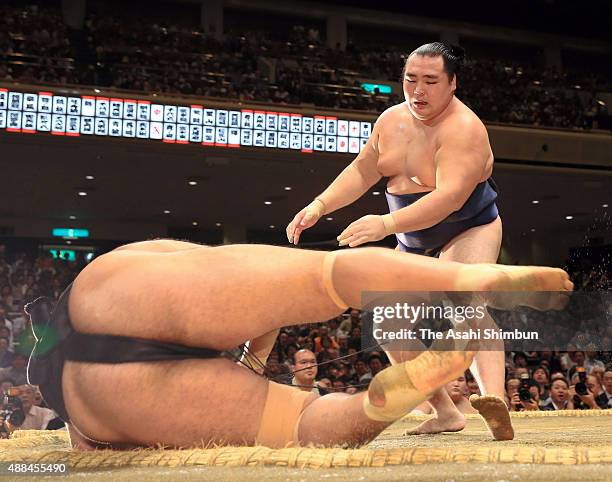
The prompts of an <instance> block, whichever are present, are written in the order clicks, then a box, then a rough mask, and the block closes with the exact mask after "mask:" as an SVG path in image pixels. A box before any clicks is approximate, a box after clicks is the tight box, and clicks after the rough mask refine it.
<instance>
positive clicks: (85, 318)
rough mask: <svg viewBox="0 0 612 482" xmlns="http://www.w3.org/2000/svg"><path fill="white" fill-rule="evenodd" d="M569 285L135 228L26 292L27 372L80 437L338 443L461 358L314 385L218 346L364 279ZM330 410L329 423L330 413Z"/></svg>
mask: <svg viewBox="0 0 612 482" xmlns="http://www.w3.org/2000/svg"><path fill="white" fill-rule="evenodd" d="M572 289H573V285H572V283H571V281H569V278H568V275H567V274H566V273H565V272H564V271H563V270H560V269H556V268H545V267H518V266H503V265H484V264H461V263H455V262H445V261H441V260H437V259H431V258H426V257H422V256H417V255H413V254H409V253H400V252H396V251H393V250H390V249H384V248H359V249H354V250H342V251H334V252H329V253H325V252H319V251H307V250H300V249H292V248H282V247H274V246H266V245H227V246H219V247H207V246H201V245H197V244H192V243H186V242H181V241H172V240H155V241H145V242H140V243H133V244H130V245H126V246H122V247H120V248H117V249H116V250H114V251H111V252H109V253H107V254H104V255H102V256H100V257H98V258H96V259H94V260H93V261H92V262H91V263H90V264H89V265H88V266H87V267H86V268H85V269H84V270H83V271H81V272H80V273H79V275H78V276H77V277H76V279H75V280H74V282H73V284H72V285H71V286H69V287H68V288H67V289H66V291H65V292H64V293H63V294H62V296H61V297H60V299H59V301H58V303H57V305H56V306H55V307H54V308H53V309H51V307H50V306H49V303H47V302H46V301H45V300H44V299H39V300H37V301H35V302H33V303H31V304H29V305H27V312H28V313H29V314H30V317H31V320H32V327H33V330H34V333H35V335H36V337H37V343H36V345H35V347H34V350H33V353H32V355H31V358H30V363H29V366H28V376H29V382H30V383H32V384H37V385H39V386H40V390H41V392H42V394H43V397H44V399H45V401H46V402H47V404H48V405H49V406H50V407H52V408H53V409H54V410H56V411H57V412H58V413H59V414H60V416H61V417H62V419H64V420H65V421H66V422H67V424H68V428H69V433H70V438H71V443H72V446H73V447H74V448H77V449H83V450H87V449H94V448H97V447H112V448H117V449H122V448H133V447H153V446H160V445H161V446H164V447H197V446H200V447H201V446H202V445H204V446H207V445H209V444H219V445H221V444H225V445H255V444H260V445H265V446H268V447H271V448H276V447H285V446H304V445H307V444H315V445H319V446H334V445H348V446H356V445H361V444H364V443H366V442H368V441H370V440H372V439H373V438H374V437H375V436H376V435H377V434H379V433H380V432H381V431H382V430H383V429H384V428H386V427H387V426H388V425H390V424H391V423H392V422H393V421H395V420H397V419H398V418H400V417H402V416H403V415H405V414H407V413H408V412H409V411H410V410H411V409H412V408H413V407H415V406H416V405H417V404H419V403H421V402H423V401H424V400H426V399H427V398H428V397H429V396H430V395H431V393H432V392H434V391H435V390H437V389H438V388H440V387H441V386H442V385H443V384H445V383H447V382H448V381H449V380H451V379H453V378H455V377H457V376H458V375H459V374H461V373H463V371H464V370H465V369H466V368H467V367H468V366H469V365H470V364H471V362H472V359H473V357H474V351H473V350H472V349H471V348H472V347H470V346H468V347H467V349H466V351H444V352H442V351H428V352H425V353H422V354H421V355H419V356H418V357H416V358H414V359H412V360H410V361H406V362H402V363H398V364H396V365H393V366H392V367H389V368H387V369H385V370H383V371H382V372H380V373H378V374H377V375H376V376H375V377H374V379H373V381H372V383H371V385H370V387H369V389H368V391H367V392H362V393H358V394H355V395H348V394H339V393H335V394H330V395H326V396H322V397H318V396H317V395H316V394H313V393H308V392H304V391H300V390H298V389H296V388H295V387H291V386H286V385H280V384H278V383H274V382H270V381H268V380H266V379H265V378H264V377H262V376H260V375H258V374H255V373H253V371H252V370H249V369H246V368H245V367H244V366H243V365H241V364H239V363H236V361H235V360H231V359H229V358H228V357H227V356H224V354H223V352H225V351H228V350H231V349H233V348H235V347H237V346H240V345H242V344H244V343H245V342H247V341H248V340H251V343H250V351H251V352H252V353H255V354H261V358H262V359H265V357H266V356H267V353H265V350H264V353H260V352H261V351H262V347H269V346H271V345H270V339H271V338H272V337H273V336H275V335H274V334H275V333H276V331H277V330H278V329H279V328H281V327H283V326H289V325H292V324H301V323H307V322H314V321H317V320H327V319H330V318H333V317H335V316H338V315H339V314H340V313H342V312H343V311H344V310H345V309H346V308H347V306H353V307H357V308H359V307H360V303H361V301H360V300H361V293H362V292H363V291H374V290H384V291H400V290H401V291H416V290H430V291H454V290H456V291H488V292H489V291H490V292H493V291H524V292H531V291H551V292H561V298H559V299H562V298H563V293H567V292H569V291H571V290H572ZM332 421H333V423H331V422H332Z"/></svg>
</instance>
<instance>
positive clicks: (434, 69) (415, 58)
mask: <svg viewBox="0 0 612 482" xmlns="http://www.w3.org/2000/svg"><path fill="white" fill-rule="evenodd" d="M403 82H404V97H405V98H406V104H407V105H408V109H409V110H410V112H411V113H412V115H413V116H414V117H416V118H417V119H419V120H422V121H427V120H430V119H433V118H434V117H436V116H437V115H438V114H440V113H441V112H442V111H443V110H444V109H446V107H447V106H448V104H449V103H450V101H451V100H452V99H453V95H454V94H455V89H456V88H457V83H456V82H457V81H456V76H453V78H452V79H450V80H449V78H448V74H447V73H446V71H445V70H444V59H443V58H442V56H441V55H438V56H436V57H428V56H424V55H411V56H410V57H408V60H407V61H406V66H405V68H404V80H403Z"/></svg>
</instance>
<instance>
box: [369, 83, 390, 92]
mask: <svg viewBox="0 0 612 482" xmlns="http://www.w3.org/2000/svg"><path fill="white" fill-rule="evenodd" d="M361 88H362V89H363V90H365V91H366V92H369V93H370V94H373V93H374V90H375V89H378V93H379V94H390V93H391V92H392V89H391V86H390V85H385V84H361Z"/></svg>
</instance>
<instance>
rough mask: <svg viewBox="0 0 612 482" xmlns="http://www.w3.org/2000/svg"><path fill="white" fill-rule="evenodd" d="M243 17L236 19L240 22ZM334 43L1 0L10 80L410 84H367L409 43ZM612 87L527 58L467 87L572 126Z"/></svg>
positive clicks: (519, 120)
mask: <svg viewBox="0 0 612 482" xmlns="http://www.w3.org/2000/svg"><path fill="white" fill-rule="evenodd" d="M230 27H231V26H230ZM408 48H409V47H406V46H404V47H403V48H398V47H394V46H392V45H384V46H376V45H366V46H364V45H356V44H353V43H349V45H348V46H347V49H346V51H341V50H339V49H330V48H327V47H326V46H325V43H324V42H323V41H322V39H321V38H320V34H319V32H318V30H316V29H314V28H310V29H306V28H304V27H301V26H295V27H294V28H293V30H292V31H291V32H290V33H281V32H266V31H263V30H262V31H244V30H231V28H230V29H228V31H227V32H226V34H225V36H224V40H223V41H218V40H216V39H215V38H214V37H212V36H210V35H205V34H203V33H202V31H201V30H199V29H198V27H197V26H194V25H187V24H184V25H182V24H181V25H179V24H169V23H168V22H164V21H160V20H157V21H156V20H150V21H144V20H142V19H141V20H140V21H138V22H135V21H130V20H127V19H119V18H117V17H110V16H107V15H96V14H90V15H89V16H88V17H87V20H86V22H85V27H84V29H83V30H82V31H77V32H75V31H70V30H69V29H67V28H66V27H65V26H64V25H63V23H62V20H61V15H60V11H59V10H53V9H46V10H42V9H40V8H39V7H35V6H31V7H26V8H24V7H21V8H15V7H6V6H5V7H1V6H0V80H5V81H7V80H9V81H10V80H18V81H20V82H29V83H40V84H56V83H59V84H82V85H89V86H98V87H104V86H112V87H114V88H118V89H125V90H132V91H138V92H143V93H147V94H153V93H157V94H159V93H164V94H182V95H194V96H200V97H221V98H231V99H237V100H241V101H258V102H265V103H278V104H300V103H307V104H314V105H316V106H320V107H326V108H333V109H356V110H366V111H370V112H373V113H380V112H381V111H382V110H384V109H385V108H386V107H388V106H390V105H393V104H397V103H399V102H401V100H402V97H401V94H399V95H398V93H392V94H381V93H380V92H377V91H374V92H372V93H367V92H365V91H364V90H363V89H362V88H361V86H360V84H361V82H360V79H364V78H366V79H378V80H379V81H381V82H384V81H398V80H399V79H400V75H401V70H402V65H403V62H404V60H405V56H406V49H408ZM602 91H603V92H610V91H612V86H611V85H610V81H609V79H606V78H605V76H603V75H598V74H597V73H589V74H583V73H580V74H579V73H575V72H573V73H570V72H556V71H555V70H554V69H541V68H536V67H534V66H530V65H520V64H519V63H518V62H516V61H511V60H500V59H485V58H478V59H475V60H472V61H470V62H468V65H467V66H466V69H465V72H464V73H463V74H462V75H461V77H460V78H459V83H458V92H457V95H458V96H459V98H461V99H462V100H463V101H464V102H466V104H468V105H469V106H470V107H472V108H473V109H474V110H475V112H476V113H477V114H478V115H480V116H481V117H482V118H483V119H484V120H487V121H491V122H502V123H513V124H529V125H538V126H550V127H560V128H574V129H590V128H597V127H599V122H600V119H601V118H602V117H604V116H607V107H606V105H605V103H603V102H602V101H598V99H597V98H596V95H595V93H596V92H602Z"/></svg>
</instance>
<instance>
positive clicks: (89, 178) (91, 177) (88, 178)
mask: <svg viewBox="0 0 612 482" xmlns="http://www.w3.org/2000/svg"><path fill="white" fill-rule="evenodd" d="M85 179H87V180H88V181H93V180H94V179H95V178H94V177H93V176H85Z"/></svg>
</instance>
